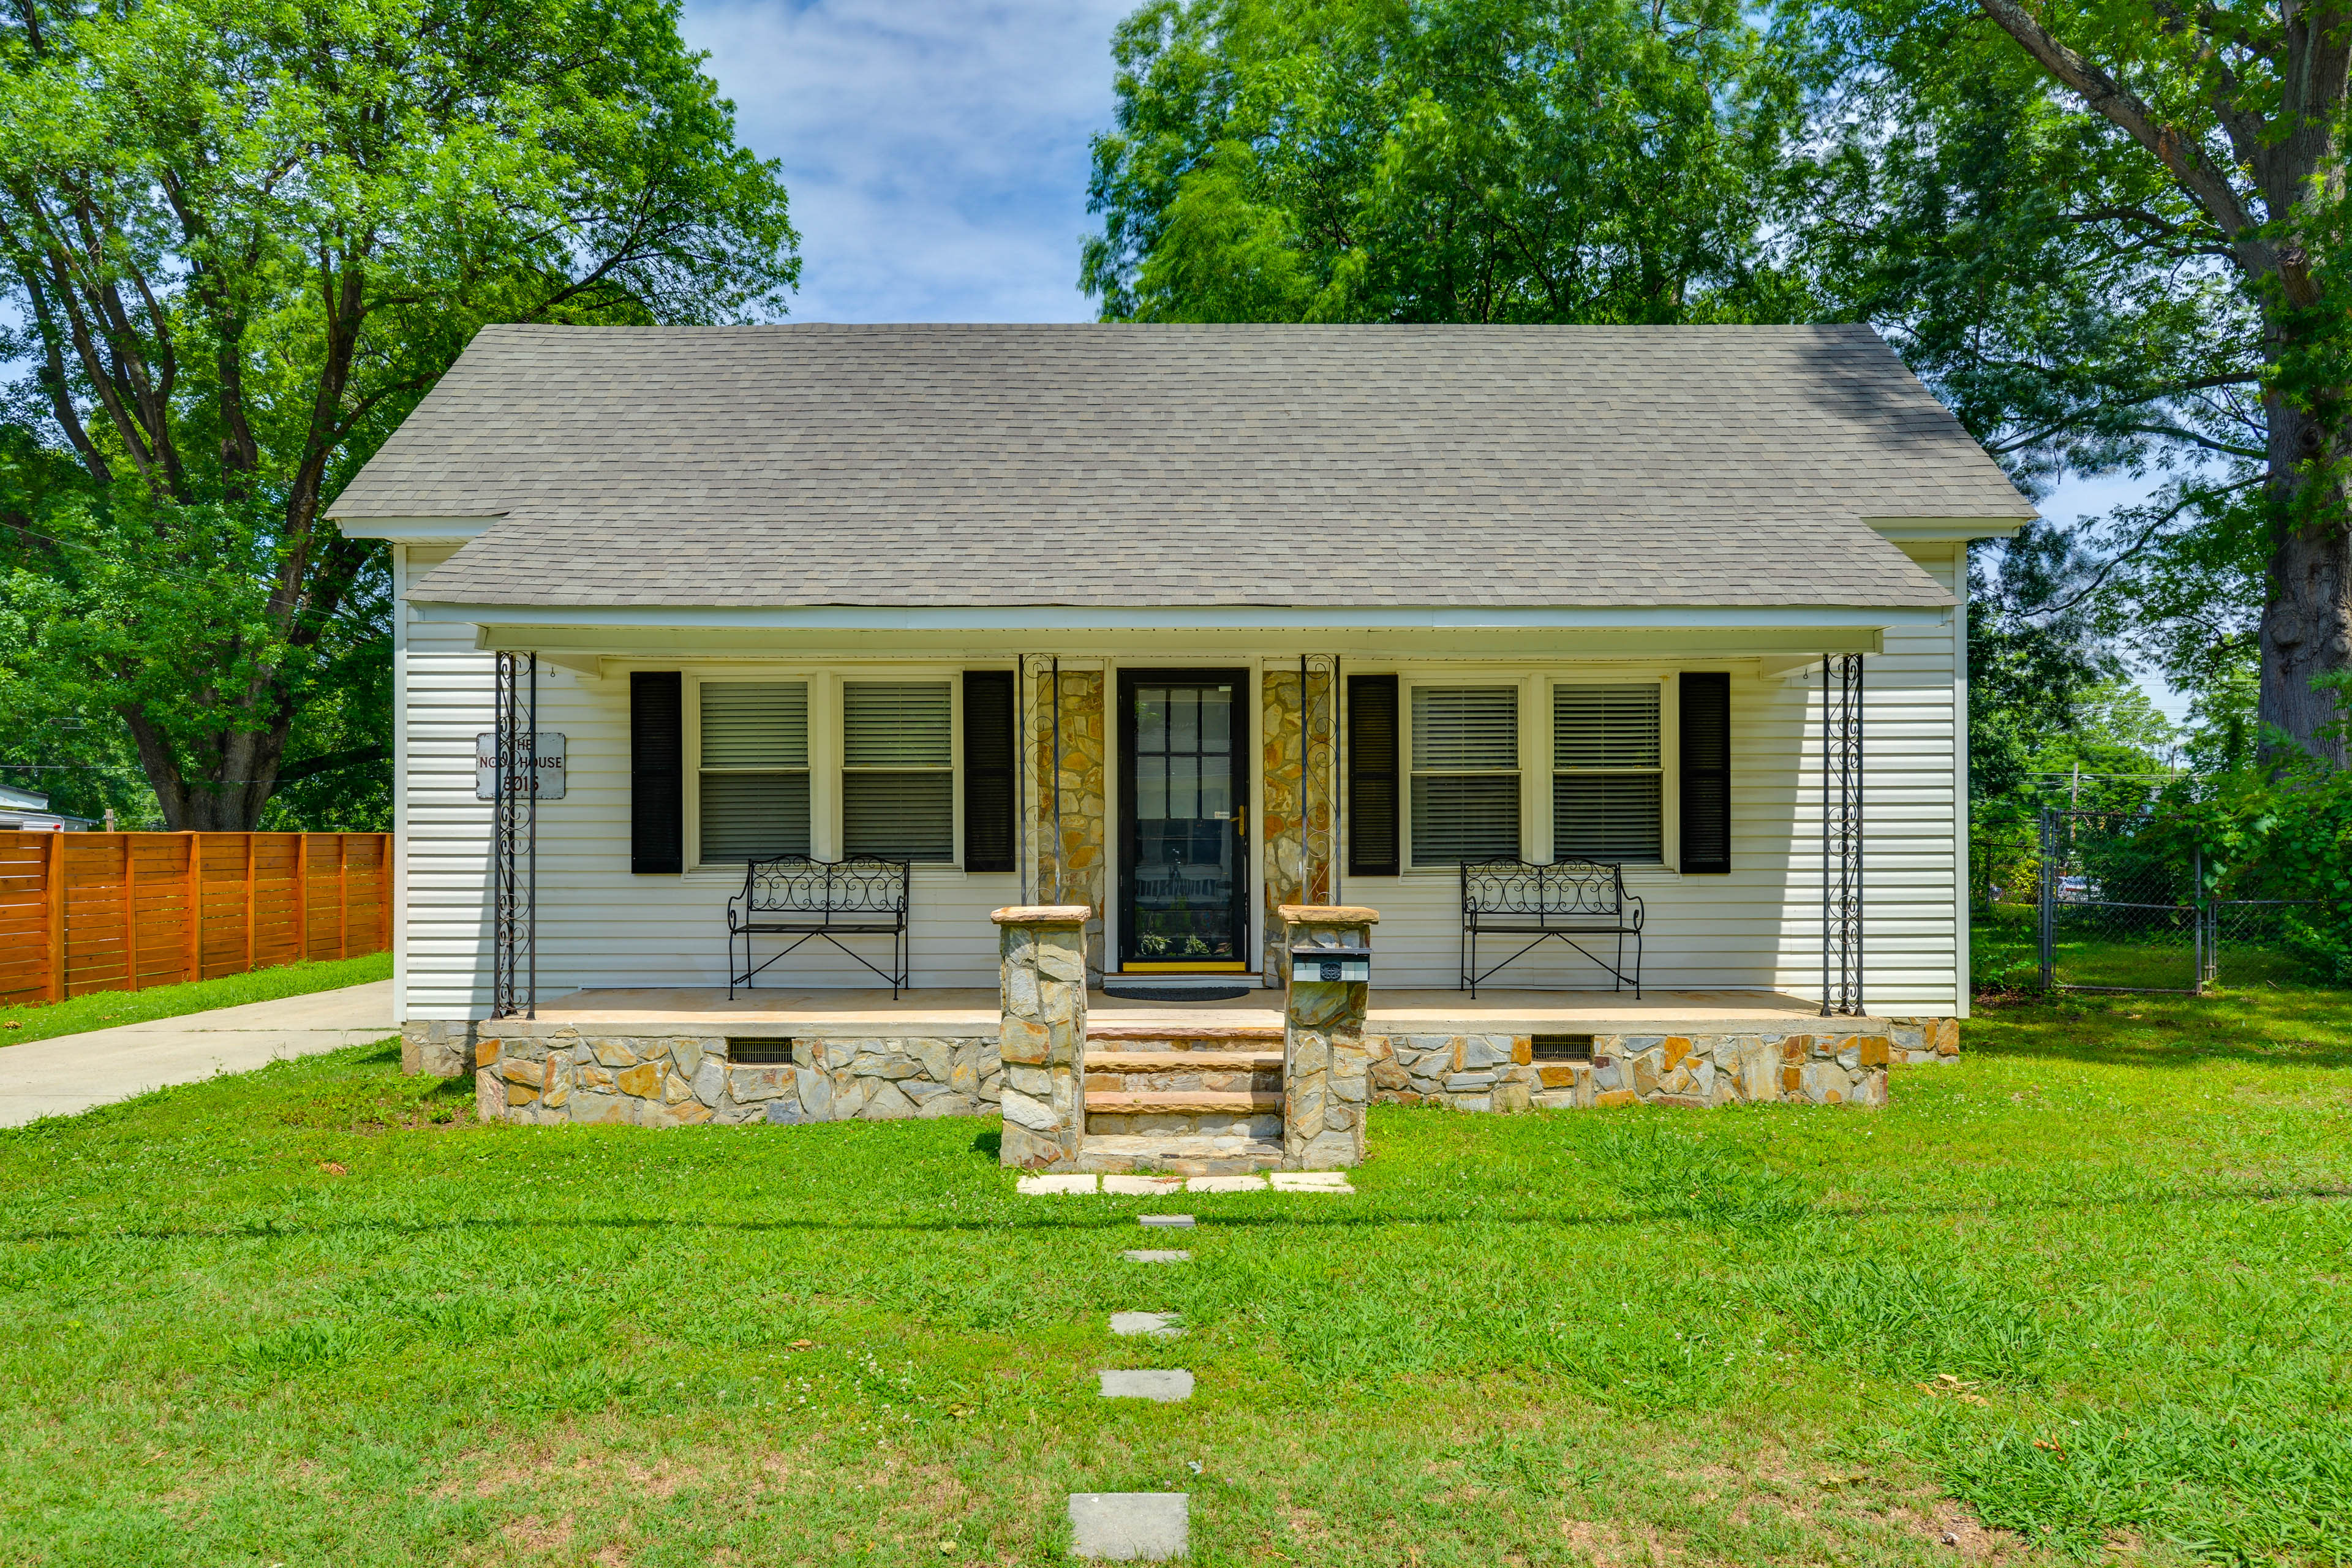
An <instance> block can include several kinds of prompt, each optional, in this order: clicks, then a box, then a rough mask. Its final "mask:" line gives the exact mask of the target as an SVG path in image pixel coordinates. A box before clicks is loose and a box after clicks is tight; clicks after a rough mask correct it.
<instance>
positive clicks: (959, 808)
mask: <svg viewBox="0 0 2352 1568" xmlns="http://www.w3.org/2000/svg"><path fill="white" fill-rule="evenodd" d="M646 668H666V669H675V668H677V666H676V665H662V666H653V665H648V666H646ZM966 668H972V669H992V668H1000V666H998V665H996V664H994V663H992V662H990V661H987V660H981V661H976V662H973V663H971V664H970V665H966V664H963V663H957V664H952V665H940V664H930V663H925V664H906V665H895V664H882V665H805V664H764V663H757V664H755V663H751V662H748V661H747V662H745V663H743V664H741V665H733V666H729V667H726V668H706V669H688V670H686V671H685V672H684V681H683V684H684V686H685V690H684V692H683V693H682V696H683V699H684V702H683V706H684V709H685V711H684V713H683V714H682V715H681V716H680V718H681V725H680V728H681V729H682V731H684V732H683V734H682V736H681V737H680V738H681V740H682V741H683V742H684V747H683V749H684V751H685V752H686V781H687V787H686V789H685V790H684V791H683V792H682V793H683V794H684V795H685V797H686V799H685V802H684V806H685V813H684V815H685V828H686V841H687V845H688V858H687V870H688V873H689V874H692V873H697V872H700V873H708V874H710V875H713V876H730V877H732V878H733V879H735V880H737V881H739V882H740V881H741V880H742V878H743V867H742V863H741V862H740V861H733V860H720V861H716V862H712V861H706V860H704V859H703V858H702V784H701V779H702V688H703V686H704V684H705V683H711V684H725V683H728V682H730V681H735V682H740V681H773V680H799V681H804V682H806V683H807V685H808V704H809V731H808V766H809V854H810V855H811V856H813V857H814V858H816V859H819V860H838V859H840V858H841V854H842V850H841V809H842V807H841V774H842V765H841V764H842V752H843V734H842V728H843V711H842V703H843V697H842V691H841V688H842V685H843V683H844V682H845V681H850V680H879V681H945V682H946V683H947V688H948V752H949V755H950V758H951V759H952V762H951V763H950V779H951V782H950V784H949V786H948V795H949V802H950V809H951V811H952V813H953V816H954V824H955V826H954V844H955V858H953V859H952V860H918V861H917V862H915V874H916V875H917V876H938V875H947V874H952V875H955V876H959V877H960V876H962V875H963V874H964V871H963V672H964V670H965V669H966Z"/></svg>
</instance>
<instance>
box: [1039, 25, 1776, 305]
mask: <svg viewBox="0 0 2352 1568" xmlns="http://www.w3.org/2000/svg"><path fill="white" fill-rule="evenodd" d="M1112 47H1113V51H1114V54H1115V56H1116V58H1117V60H1118V79H1117V90H1118V127H1117V129H1116V130H1115V131H1114V132H1109V133H1108V134H1105V135H1102V136H1098V137H1097V138H1096V140H1095V172H1094V179H1093V184H1092V185H1091V188H1090V201H1091V206H1092V210H1094V211H1096V212H1097V213H1100V214H1101V215H1102V218H1103V230H1102V232H1101V234H1100V235H1098V236H1097V237H1095V238H1093V239H1092V240H1090V241H1089V242H1088V243H1087V249H1086V256H1085V260H1084V266H1083V273H1082V282H1083V285H1084V287H1085V288H1086V289H1087V290H1088V291H1089V292H1091V293H1094V294H1097V295H1098V296H1100V298H1101V300H1102V314H1103V316H1104V318H1105V319H1106V320H1146V321H1694V320H1756V319H1768V320H1786V319H1789V318H1790V316H1791V315H1799V316H1801V315H1802V314H1803V313H1804V312H1805V310H1806V306H1805V305H1804V303H1803V302H1802V301H1801V300H1794V299H1792V298H1791V297H1790V289H1789V287H1788V285H1787V282H1786V279H1785V276H1784V274H1783V273H1781V272H1780V270H1778V269H1777V268H1775V267H1774V266H1773V265H1772V257H1771V250H1770V247H1769V245H1768V244H1767V243H1766V233H1767V226H1768V223H1767V220H1768V218H1769V215H1770V214H1771V213H1772V212H1773V210H1774V207H1775V204H1776V202H1777V200H1778V199H1779V196H1780V191H1781V187H1782V185H1783V184H1784V183H1785V179H1786V176H1787V172H1788V167H1789V165H1788V160H1787V158H1786V156H1785V154H1784V151H1783V146H1782V143H1783V140H1784V137H1785V136H1786V134H1787V132H1789V130H1790V128H1791V127H1792V126H1793V125H1794V123H1795V120H1794V114H1795V110H1796V108H1797V98H1796V93H1795V90H1794V81H1793V79H1792V78H1791V77H1790V74H1789V73H1788V72H1787V71H1786V70H1785V69H1784V68H1782V62H1781V61H1780V59H1779V58H1777V57H1776V56H1775V54H1774V52H1773V50H1772V48H1771V47H1770V44H1769V40H1768V39H1767V38H1766V37H1764V35H1763V34H1761V33H1760V32H1759V30H1758V29H1757V28H1756V27H1755V26H1753V25H1752V24H1751V23H1750V21H1749V20H1748V17H1747V16H1746V15H1745V14H1744V13H1743V11H1742V9H1741V8H1740V7H1739V6H1738V5H1736V4H1734V3H1732V0H1654V3H1653V0H1419V3H1416V4H1410V5H1407V4H1398V3H1396V0H1153V3H1151V4H1149V5H1144V6H1143V7H1142V8H1141V9H1140V10H1139V11H1137V12H1136V13H1135V14H1134V15H1133V16H1130V17H1129V18H1128V20H1127V21H1126V22H1125V23H1124V24H1122V25H1121V26H1120V27H1119V29H1118V34H1117V36H1116V37H1115V39H1114V41H1113V46H1112Z"/></svg>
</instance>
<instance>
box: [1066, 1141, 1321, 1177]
mask: <svg viewBox="0 0 2352 1568" xmlns="http://www.w3.org/2000/svg"><path fill="white" fill-rule="evenodd" d="M1077 1165H1078V1169H1079V1170H1081V1171H1106V1172H1111V1173H1128V1172H1135V1171H1165V1172H1169V1173H1173V1174H1175V1175H1180V1176H1240V1175H1246V1174H1248V1173H1250V1172H1253V1171H1273V1170H1278V1169H1280V1168H1281V1165H1282V1141H1281V1140H1280V1139H1278V1138H1275V1139H1265V1138H1210V1137H1202V1136H1200V1135H1198V1134H1186V1133H1181V1132H1129V1133H1103V1132H1089V1133H1087V1136H1086V1138H1085V1139H1084V1140H1083V1141H1082V1142H1080V1143H1079V1144H1078V1160H1077Z"/></svg>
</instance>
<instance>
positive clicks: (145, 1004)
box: [0, 952, 392, 1046]
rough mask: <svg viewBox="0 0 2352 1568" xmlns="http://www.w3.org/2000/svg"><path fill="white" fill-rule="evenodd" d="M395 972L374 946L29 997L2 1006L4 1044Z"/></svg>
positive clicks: (389, 958)
mask: <svg viewBox="0 0 2352 1568" xmlns="http://www.w3.org/2000/svg"><path fill="white" fill-rule="evenodd" d="M391 978H392V954H391V953H389V952H371V953H367V954H365V955H363V956H362V957H359V958H331V959H320V960H318V961H316V962H313V963H285V964H280V965H278V967H277V968H275V969H257V970H254V971H253V972H251V973H247V974H225V975H223V976H221V977H220V978H219V979H218V980H196V981H191V982H189V983H188V984H184V985H155V986H150V987H149V988H148V989H146V990H144V991H93V992H90V993H89V994H88V995H85V996H69V997H68V998H67V999H66V1000H64V1001H62V1002H50V1003H25V1004H22V1005H16V1006H10V1007H0V1046H20V1045H23V1044H24V1043H25V1042H26V1040H46V1039H49V1038H51V1037H55V1036H58V1035H79V1034H80V1033H81V1032H82V1031H83V1030H85V1029H111V1028H115V1027H117V1026H121V1025H123V1024H144V1023H147V1022H149V1021H151V1020H152V1019H156V1018H176V1017H179V1016H182V1015H183V1014H186V1013H208V1012H210V1011H212V1010H213V1009H214V1008H215V1007H235V1006H236V1005H239V1004H241V1003H246V1002H274V1001H276V1000H277V999H278V998H279V997H280V996H303V995H308V994H310V993H311V992H313V991H332V990H335V989H336V988H337V987H339V986H343V985H364V984H367V983H368V982H369V981H371V980H389V979H391Z"/></svg>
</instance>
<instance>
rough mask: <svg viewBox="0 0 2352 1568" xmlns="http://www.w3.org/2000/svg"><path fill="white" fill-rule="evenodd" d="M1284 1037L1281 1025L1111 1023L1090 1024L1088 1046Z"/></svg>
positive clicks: (1088, 1026)
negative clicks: (1108, 1043) (1122, 1041)
mask: <svg viewBox="0 0 2352 1568" xmlns="http://www.w3.org/2000/svg"><path fill="white" fill-rule="evenodd" d="M1281 1038H1282V1026H1281V1025H1279V1024H1212V1023H1209V1022H1207V1021H1206V1020H1203V1021H1202V1022H1200V1023H1197V1024H1195V1023H1192V1022H1189V1021H1188V1022H1186V1023H1182V1024H1110V1023H1099V1024H1098V1023H1094V1022H1089V1023H1088V1024H1087V1044H1088V1045H1092V1044H1094V1043H1095V1042H1097V1041H1098V1040H1103V1041H1117V1040H1145V1041H1160V1040H1171V1041H1172V1040H1276V1041H1279V1040H1280V1039H1281Z"/></svg>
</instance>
